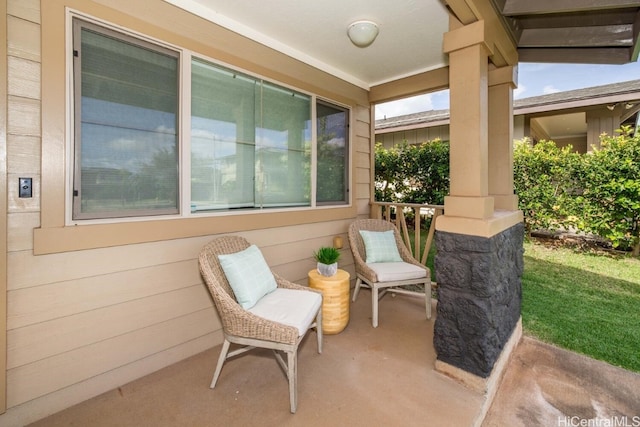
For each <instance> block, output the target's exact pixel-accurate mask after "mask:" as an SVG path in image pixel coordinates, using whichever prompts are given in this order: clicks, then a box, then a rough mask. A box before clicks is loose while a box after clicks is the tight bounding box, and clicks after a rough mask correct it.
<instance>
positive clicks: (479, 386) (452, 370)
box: [435, 318, 522, 427]
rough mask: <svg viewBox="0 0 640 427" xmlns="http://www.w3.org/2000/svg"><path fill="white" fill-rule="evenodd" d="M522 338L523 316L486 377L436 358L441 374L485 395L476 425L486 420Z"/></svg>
mask: <svg viewBox="0 0 640 427" xmlns="http://www.w3.org/2000/svg"><path fill="white" fill-rule="evenodd" d="M521 339H522V318H520V320H518V323H517V325H516V327H515V328H514V330H513V333H512V334H511V337H510V338H509V341H507V343H506V344H505V346H504V348H503V350H502V353H501V354H500V357H499V358H498V360H497V361H496V363H495V365H493V370H492V371H491V374H490V375H489V376H488V377H486V378H483V377H479V376H477V375H474V374H472V373H470V372H467V371H464V370H462V369H460V368H456V367H455V366H453V365H450V364H448V363H446V362H442V361H440V360H436V364H435V370H436V372H439V373H440V374H442V375H445V376H446V377H448V378H451V379H453V380H454V381H456V382H459V383H461V384H462V385H464V386H465V387H467V388H469V389H471V390H473V391H476V392H478V393H480V394H483V395H484V402H483V404H482V407H481V408H480V413H479V414H478V416H477V417H476V419H475V422H474V427H480V426H482V423H483V422H484V419H485V417H486V416H487V413H488V412H489V408H491V405H492V404H493V399H494V398H495V396H496V393H497V392H498V388H499V387H500V383H501V382H502V378H503V377H504V375H505V373H506V371H507V366H508V365H509V361H510V360H511V355H512V354H513V352H514V351H515V349H516V347H517V346H518V344H519V343H520V340H521Z"/></svg>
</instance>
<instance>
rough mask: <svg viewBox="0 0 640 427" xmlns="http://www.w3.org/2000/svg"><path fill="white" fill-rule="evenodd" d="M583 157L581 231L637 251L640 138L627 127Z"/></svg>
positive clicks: (639, 241) (639, 238)
mask: <svg viewBox="0 0 640 427" xmlns="http://www.w3.org/2000/svg"><path fill="white" fill-rule="evenodd" d="M601 147H602V148H601V149H594V150H593V153H592V154H591V155H588V156H585V158H584V163H585V167H584V173H583V186H584V192H583V194H582V197H581V198H580V199H581V200H580V201H582V202H583V203H584V217H585V224H584V228H585V230H586V231H590V232H593V233H596V234H598V235H600V236H602V237H604V238H606V239H608V240H610V241H611V243H612V245H613V246H614V247H616V248H620V249H630V248H633V254H634V255H636V256H637V255H638V254H639V252H640V135H638V134H636V135H635V136H631V129H630V128H628V127H626V128H623V129H621V130H620V131H619V133H618V135H616V136H606V135H605V136H603V137H602V139H601Z"/></svg>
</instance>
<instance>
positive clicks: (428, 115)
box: [376, 80, 640, 153]
mask: <svg viewBox="0 0 640 427" xmlns="http://www.w3.org/2000/svg"><path fill="white" fill-rule="evenodd" d="M638 111H640V80H631V81H626V82H621V83H613V84H607V85H602V86H594V87H588V88H584V89H576V90H570V91H565V92H557V93H552V94H549V95H541V96H533V97H530V98H523V99H518V100H516V101H514V103H513V138H514V139H523V138H524V137H528V138H530V139H531V141H533V143H536V142H537V141H540V140H552V141H554V142H555V143H556V144H557V145H558V146H559V147H564V146H567V145H571V146H572V147H573V148H574V149H575V150H576V151H577V152H580V153H585V152H587V151H589V150H591V148H592V147H594V146H595V147H599V145H600V135H601V134H603V133H606V134H608V135H614V134H615V133H614V132H615V131H616V130H617V129H620V126H621V125H628V126H631V128H636V127H637V126H638ZM436 138H438V139H441V140H445V141H446V140H448V139H449V110H432V111H424V112H420V113H414V114H407V115H403V116H398V117H389V118H385V119H380V120H376V141H378V142H382V143H383V144H384V146H385V147H391V146H393V145H395V144H398V143H402V142H404V141H406V142H407V143H409V144H416V143H421V142H424V141H431V140H434V139H436Z"/></svg>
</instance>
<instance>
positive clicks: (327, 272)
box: [317, 262, 338, 277]
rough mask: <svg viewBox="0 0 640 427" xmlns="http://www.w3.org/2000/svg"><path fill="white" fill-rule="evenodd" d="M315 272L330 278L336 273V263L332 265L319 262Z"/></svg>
mask: <svg viewBox="0 0 640 427" xmlns="http://www.w3.org/2000/svg"><path fill="white" fill-rule="evenodd" d="M317 270H318V273H320V275H321V276H325V277H331V276H333V275H335V274H336V273H337V272H338V263H337V262H334V263H333V264H322V263H321V262H319V263H318V266H317Z"/></svg>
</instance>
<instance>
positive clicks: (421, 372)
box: [32, 291, 640, 427]
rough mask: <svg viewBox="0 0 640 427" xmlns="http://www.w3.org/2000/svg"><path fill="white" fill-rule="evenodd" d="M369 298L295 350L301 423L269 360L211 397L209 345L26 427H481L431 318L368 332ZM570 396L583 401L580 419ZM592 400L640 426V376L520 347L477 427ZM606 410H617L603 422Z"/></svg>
mask: <svg viewBox="0 0 640 427" xmlns="http://www.w3.org/2000/svg"><path fill="white" fill-rule="evenodd" d="M369 295H370V294H369V293H368V292H367V291H365V292H364V293H363V294H362V295H361V296H360V297H359V298H358V301H356V303H354V304H352V305H351V320H350V323H349V325H348V326H347V328H346V329H345V330H344V331H343V332H341V333H340V334H337V335H326V336H325V340H324V350H323V353H322V354H318V353H317V351H316V342H315V332H311V333H310V334H309V335H308V336H307V337H306V338H305V341H303V343H302V344H301V347H300V350H299V354H298V410H297V413H296V414H291V413H290V412H289V395H288V386H287V381H286V378H285V376H284V373H283V372H282V370H281V369H280V367H279V366H278V364H277V362H276V360H275V358H274V357H273V354H272V353H271V352H270V351H265V350H254V351H252V352H249V353H247V354H245V355H241V356H238V357H236V358H234V359H231V360H229V361H227V363H226V364H225V366H224V368H223V370H222V373H221V376H220V379H219V380H218V384H217V386H216V388H215V389H214V390H211V389H209V384H210V382H211V377H212V375H213V371H214V369H215V364H216V361H217V357H218V354H219V350H220V346H216V347H215V348H213V349H211V350H208V351H205V352H203V353H200V354H198V355H195V356H193V357H191V358H189V359H187V360H184V361H182V362H180V363H177V364H174V365H171V366H169V367H167V368H165V369H162V370H160V371H158V372H156V373H154V374H152V375H149V376H146V377H143V378H141V379H139V380H136V381H134V382H132V383H129V384H126V385H124V386H122V387H120V388H118V389H117V390H112V391H110V392H107V393H105V394H102V395H100V396H97V397H95V398H93V399H90V400H87V401H85V402H82V403H80V404H78V405H76V406H73V407H71V408H69V409H67V410H64V411H62V412H59V413H57V414H54V415H52V416H50V417H47V418H45V419H42V420H40V421H38V422H36V423H34V424H32V426H47V427H55V426H70V425H77V426H92V427H93V426H95V427H100V426H109V427H111V426H257V425H260V426H305V427H313V426H336V425H350V426H399V425H401V426H452V427H457V426H461V427H467V426H474V425H478V423H479V417H480V416H481V414H482V413H483V411H486V410H487V409H488V408H487V407H485V406H484V405H485V404H486V402H485V397H484V396H483V395H481V394H479V393H476V392H473V391H471V390H469V389H467V388H465V387H463V386H462V385H460V384H458V383H456V382H454V381H453V380H451V379H449V378H447V377H445V376H443V375H441V374H439V373H437V372H435V371H434V369H433V366H434V362H435V358H436V355H435V352H434V349H433V325H434V318H432V319H431V320H429V321H427V320H426V319H425V318H424V308H423V306H421V301H420V300H419V299H416V298H411V297H406V296H400V295H398V296H396V297H392V296H390V295H388V296H386V297H385V298H383V299H382V300H381V302H380V326H379V327H378V328H377V329H374V328H372V327H371V317H370V316H371V306H370V298H369ZM433 312H434V314H435V310H433ZM543 356H544V357H543ZM540 363H542V365H540ZM572 367H573V368H572ZM585 373H586V379H585ZM559 379H561V380H562V381H558V380H559ZM596 383H597V384H596ZM545 384H546V385H545ZM563 384H564V385H563ZM541 385H542V386H543V387H542V388H544V389H543V390H542V392H541V390H540V389H541ZM576 387H579V390H582V391H583V392H584V391H586V396H585V395H584V393H583V395H581V396H582V397H581V398H580V399H579V402H578V403H579V405H578V406H577V407H578V408H582V409H581V412H579V413H576V412H575V408H576V396H577V395H576ZM567 393H569V394H567ZM589 393H591V394H592V397H591V399H592V400H591V402H594V401H596V400H599V402H596V403H597V405H596V409H598V411H597V412H599V414H598V415H600V416H606V414H608V415H611V414H626V415H628V416H629V417H630V418H629V420H632V419H631V417H633V416H636V415H637V416H640V407H639V405H640V404H639V403H638V402H640V376H639V375H636V374H633V373H629V372H627V371H624V370H621V369H618V368H614V367H612V366H610V365H607V364H604V363H602V362H596V361H592V360H591V359H588V358H584V357H582V356H578V355H575V354H574V353H569V352H565V351H564V350H560V349H556V348H554V347H551V346H546V345H542V344H541V343H537V342H536V341H532V340H530V339H527V338H525V339H523V342H522V343H521V345H520V346H519V347H517V348H516V350H515V352H514V355H513V357H512V360H511V362H510V364H509V365H508V368H507V371H506V374H505V380H504V382H503V383H502V385H501V387H500V389H499V391H498V394H497V396H496V398H495V400H494V405H493V406H492V407H491V408H490V410H489V413H488V416H487V418H486V419H485V421H484V425H485V426H494V425H495V426H503V425H514V426H517V425H522V426H532V425H559V424H557V421H558V420H559V418H558V417H559V416H560V417H562V416H564V415H563V412H564V414H567V415H569V416H574V415H581V416H582V417H585V416H588V415H593V411H592V412H589V411H588V410H586V409H585V408H588V407H589V405H588V403H589V396H588V395H589ZM603 394H608V396H607V401H606V403H602V401H603V399H602V395H603ZM554 397H555V398H554ZM563 404H564V406H563ZM603 404H604V405H605V406H606V407H607V408H609V409H610V410H611V411H613V412H611V411H604V412H603V411H602V405H603ZM554 405H555V406H554ZM585 405H586V406H585ZM607 405H608V406H607ZM487 406H488V405H487ZM558 408H560V410H559V409H558ZM563 409H564V411H562V410H563ZM636 410H637V411H638V412H634V411H636ZM549 423H551V424H549Z"/></svg>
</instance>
